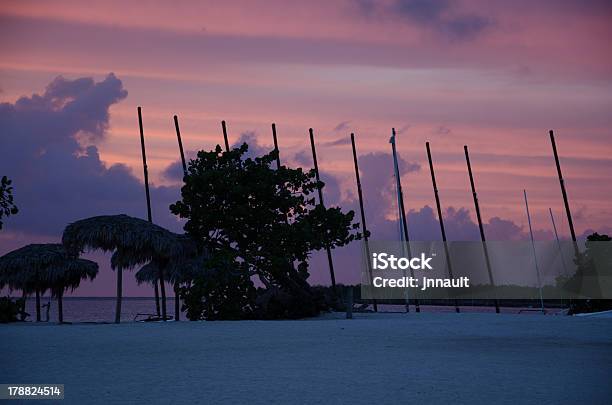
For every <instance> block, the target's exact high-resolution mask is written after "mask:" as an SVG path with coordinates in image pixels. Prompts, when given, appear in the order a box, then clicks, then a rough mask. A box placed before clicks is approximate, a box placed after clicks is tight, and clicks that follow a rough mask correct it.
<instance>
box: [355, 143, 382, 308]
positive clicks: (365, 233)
mask: <svg viewBox="0 0 612 405" xmlns="http://www.w3.org/2000/svg"><path fill="white" fill-rule="evenodd" d="M351 145H352V147H353V163H354V164H355V178H356V179H357V195H358V196H359V212H360V214H361V230H362V231H363V242H364V244H365V251H366V265H367V266H368V275H369V276H370V285H372V284H373V282H372V263H371V262H370V257H371V254H370V245H369V243H368V227H367V225H366V217H365V210H364V209H363V192H362V190H361V179H360V177H359V164H358V163H357V148H356V147H355V134H353V133H351ZM351 291H352V289H351ZM351 298H352V293H351ZM373 304H374V312H378V303H377V302H376V300H375V299H374V300H373Z"/></svg>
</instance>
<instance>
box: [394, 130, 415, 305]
mask: <svg viewBox="0 0 612 405" xmlns="http://www.w3.org/2000/svg"><path fill="white" fill-rule="evenodd" d="M389 143H390V144H391V151H392V152H393V166H394V169H395V181H396V185H397V199H398V206H399V214H400V215H399V216H400V222H401V228H400V231H401V232H400V234H401V235H400V236H401V237H402V239H403V241H404V242H405V246H406V249H407V250H408V257H411V256H412V255H411V253H410V237H409V236H408V220H407V219H406V210H405V208H404V192H403V191H402V180H401V176H400V171H399V163H398V158H397V148H396V145H395V128H391V139H389ZM410 276H411V277H413V278H414V270H412V267H411V268H410ZM414 305H415V307H416V312H421V306H420V305H419V300H418V298H416V294H415V297H414ZM409 311H410V306H409V304H408V303H406V312H409Z"/></svg>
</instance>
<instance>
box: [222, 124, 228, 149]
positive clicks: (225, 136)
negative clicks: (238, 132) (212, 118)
mask: <svg viewBox="0 0 612 405" xmlns="http://www.w3.org/2000/svg"><path fill="white" fill-rule="evenodd" d="M221 128H222V129H223V141H224V142H225V151H226V152H229V150H230V149H229V139H228V138H227V126H226V125H225V121H221Z"/></svg>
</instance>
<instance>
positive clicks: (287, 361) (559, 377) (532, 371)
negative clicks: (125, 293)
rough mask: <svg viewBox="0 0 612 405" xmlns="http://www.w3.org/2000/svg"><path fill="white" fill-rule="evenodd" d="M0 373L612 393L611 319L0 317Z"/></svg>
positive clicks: (537, 400) (186, 386) (315, 392)
mask: <svg viewBox="0 0 612 405" xmlns="http://www.w3.org/2000/svg"><path fill="white" fill-rule="evenodd" d="M0 354H1V356H2V367H0V382H2V383H58V384H65V400H64V401H62V403H71V404H85V403H88V404H91V403H94V404H95V403H99V404H108V403H136V402H138V403H143V402H147V403H241V404H245V403H249V404H251V403H253V404H259V403H278V404H289V403H296V402H297V403H331V404H344V403H351V404H368V403H390V404H391V403H416V404H422V403H444V404H449V403H470V404H473V403H495V404H523V403H533V404H565V403H567V404H574V403H584V404H605V403H608V404H609V403H610V402H609V401H610V398H612V386H611V385H610V379H611V377H612V319H604V318H589V317H583V318H580V317H568V316H542V315H539V314H522V315H512V314H502V315H495V314H474V313H471V314H448V313H422V314H415V313H411V314H355V319H353V320H346V319H343V314H330V315H326V316H323V317H320V318H317V319H310V320H300V321H240V322H179V323H167V324H161V323H125V324H121V325H112V324H108V325H100V324H97V325H92V324H73V325H62V326H58V325H53V324H47V325H35V324H12V325H0Z"/></svg>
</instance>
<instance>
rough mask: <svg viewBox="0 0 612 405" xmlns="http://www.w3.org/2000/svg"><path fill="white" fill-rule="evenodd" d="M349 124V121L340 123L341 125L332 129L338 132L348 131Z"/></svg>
mask: <svg viewBox="0 0 612 405" xmlns="http://www.w3.org/2000/svg"><path fill="white" fill-rule="evenodd" d="M350 123H351V121H342V122H341V123H339V124H338V125H336V126H335V127H334V131H336V132H339V131H344V130H347V129H349V128H350V127H349V124H350Z"/></svg>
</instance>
